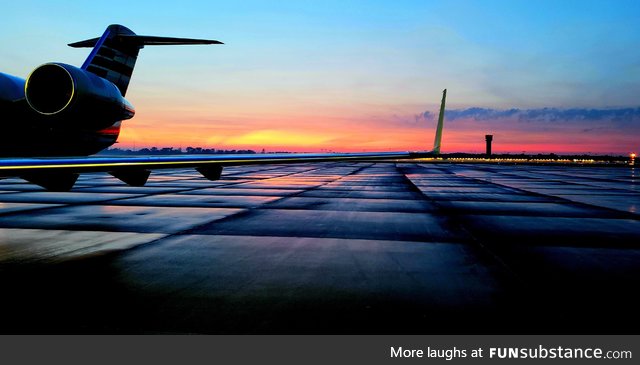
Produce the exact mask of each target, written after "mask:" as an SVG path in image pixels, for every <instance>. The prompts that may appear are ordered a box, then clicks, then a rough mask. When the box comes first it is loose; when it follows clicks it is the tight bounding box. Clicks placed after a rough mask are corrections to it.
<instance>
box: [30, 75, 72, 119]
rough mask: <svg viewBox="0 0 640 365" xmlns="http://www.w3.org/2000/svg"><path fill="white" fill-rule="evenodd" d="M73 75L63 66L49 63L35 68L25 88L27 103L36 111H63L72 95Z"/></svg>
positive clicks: (45, 112) (47, 113) (48, 112)
mask: <svg viewBox="0 0 640 365" xmlns="http://www.w3.org/2000/svg"><path fill="white" fill-rule="evenodd" d="M74 90H75V85H74V82H73V77H71V74H70V73H69V71H67V70H66V69H65V68H64V67H62V66H60V65H57V64H55V63H49V64H46V65H42V66H40V67H38V68H36V69H35V70H34V71H33V72H32V73H31V75H30V76H29V79H28V80H27V87H26V88H25V97H26V99H27V102H28V103H29V105H30V106H31V107H32V108H33V109H34V110H35V111H37V112H39V113H42V114H46V115H51V114H56V113H59V112H61V111H63V110H64V109H65V108H66V107H67V106H69V104H71V101H72V100H73V97H74Z"/></svg>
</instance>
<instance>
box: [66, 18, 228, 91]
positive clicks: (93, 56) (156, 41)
mask: <svg viewBox="0 0 640 365" xmlns="http://www.w3.org/2000/svg"><path fill="white" fill-rule="evenodd" d="M178 44H222V42H218V41H214V40H207V39H191V38H170V37H152V36H139V35H136V34H135V33H134V32H133V31H131V30H130V29H129V28H127V27H124V26H122V25H118V24H112V25H110V26H108V27H107V29H106V30H105V32H104V34H103V35H102V37H100V38H92V39H87V40H84V41H80V42H75V43H70V44H69V46H70V47H74V48H82V47H92V48H93V50H92V51H91V53H90V54H89V57H87V59H86V60H85V61H84V63H83V64H82V67H81V68H82V69H83V70H87V71H89V72H91V73H93V74H95V75H98V76H100V77H102V78H104V79H107V80H109V81H111V82H112V83H114V84H115V85H116V86H117V87H118V89H119V90H120V93H121V94H122V96H124V95H125V93H126V92H127V87H128V86H129V81H130V80H131V74H132V73H133V68H134V66H135V64H136V60H137V58H138V52H140V50H141V49H142V48H143V47H144V46H146V45H178Z"/></svg>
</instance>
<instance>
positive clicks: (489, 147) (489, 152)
mask: <svg viewBox="0 0 640 365" xmlns="http://www.w3.org/2000/svg"><path fill="white" fill-rule="evenodd" d="M484 139H485V140H486V141H487V152H486V153H487V158H491V142H492V141H493V134H487V135H485V136H484Z"/></svg>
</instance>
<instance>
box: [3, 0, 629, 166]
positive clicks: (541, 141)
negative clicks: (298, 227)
mask: <svg viewBox="0 0 640 365" xmlns="http://www.w3.org/2000/svg"><path fill="white" fill-rule="evenodd" d="M638 19H640V1H637V0H629V1H622V0H620V1H615V0H612V1H605V0H601V1H585V0H579V1H572V0H563V1H557V0H554V1H544V0H537V1H518V0H514V1H507V0H504V1H428V0H419V1H402V0H400V1H349V0H339V1H333V0H329V1H302V0H296V1H257V0H254V1H224V2H223V1H180V2H178V1H171V2H165V1H119V0H111V1H106V2H101V1H92V2H87V1H31V0H22V1H13V2H8V3H6V4H3V5H2V22H0V72H4V73H8V74H13V75H16V76H20V77H26V76H27V75H28V74H29V72H30V71H31V70H33V69H34V68H35V67H36V66H38V65H40V64H42V63H45V62H49V61H59V62H65V63H70V64H74V65H78V66H79V65H81V64H82V62H83V61H84V59H85V58H86V56H87V55H88V52H89V50H88V49H73V48H70V47H67V46H66V44H67V43H70V42H73V41H78V40H83V39H87V38H93V37H97V36H100V35H101V34H102V32H103V31H104V29H105V28H106V26H107V25H109V24H112V23H118V24H122V25H125V26H127V27H129V28H131V29H132V30H133V31H134V32H136V33H138V34H142V35H162V36H175V37H195V38H210V39H217V40H220V41H222V42H225V45H216V46H176V47H146V48H145V49H144V50H142V52H141V54H140V57H139V58H138V63H137V65H136V69H135V71H134V74H133V79H132V83H131V85H130V87H129V91H128V94H127V99H128V100H129V101H131V102H132V103H133V104H134V105H135V107H136V112H137V113H136V116H135V118H134V119H132V120H129V121H126V122H125V123H124V127H123V131H122V134H121V136H120V139H119V141H120V143H119V145H117V147H121V148H142V147H149V146H159V147H167V146H173V147H182V148H185V147H187V146H193V147H196V146H200V147H209V148H211V147H213V148H224V149H234V148H235V149H246V148H251V149H255V150H261V149H263V148H264V149H266V150H267V151H281V150H287V151H309V152H312V151H324V150H331V151H373V150H381V151H384V150H418V149H430V148H431V146H432V143H433V134H434V128H435V122H436V119H437V110H438V106H439V102H440V98H441V92H442V89H444V88H447V89H448V103H447V115H446V120H445V131H444V137H443V152H481V151H483V149H484V135H485V134H493V135H494V136H495V137H494V151H495V152H498V153H500V152H514V153H521V152H523V151H525V152H527V153H538V152H556V153H617V154H627V153H629V152H632V151H636V152H638V150H639V149H640V26H639V25H638ZM3 122H4V123H6V122H8V121H3Z"/></svg>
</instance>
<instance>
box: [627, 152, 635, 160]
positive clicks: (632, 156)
mask: <svg viewBox="0 0 640 365" xmlns="http://www.w3.org/2000/svg"><path fill="white" fill-rule="evenodd" d="M629 157H631V159H632V160H633V159H634V158H636V154H635V153H634V152H631V153H630V154H629Z"/></svg>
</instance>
